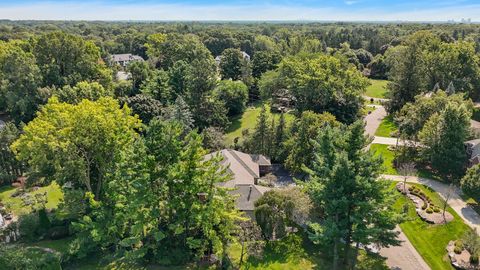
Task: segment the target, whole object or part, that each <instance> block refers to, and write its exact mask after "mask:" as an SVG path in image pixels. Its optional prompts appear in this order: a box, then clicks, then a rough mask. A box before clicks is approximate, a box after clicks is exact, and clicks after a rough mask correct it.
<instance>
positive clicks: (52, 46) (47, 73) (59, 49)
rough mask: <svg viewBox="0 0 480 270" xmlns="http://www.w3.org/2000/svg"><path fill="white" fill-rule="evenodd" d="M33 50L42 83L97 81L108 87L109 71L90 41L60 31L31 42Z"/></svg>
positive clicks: (45, 84)
mask: <svg viewBox="0 0 480 270" xmlns="http://www.w3.org/2000/svg"><path fill="white" fill-rule="evenodd" d="M32 45H33V53H34V55H35V57H36V59H37V64H38V67H39V68H40V71H41V74H42V77H43V86H58V87H62V86H64V85H72V86H73V85H75V84H77V83H78V82H81V81H98V82H99V83H101V84H102V85H103V86H105V87H108V86H109V85H110V81H111V79H112V78H111V76H112V75H111V71H110V70H109V69H107V68H106V65H105V64H104V62H103V61H102V59H101V57H100V50H99V49H98V47H97V46H96V45H95V44H94V43H93V42H92V41H86V40H84V39H83V38H81V37H79V36H75V35H71V34H66V33H64V32H52V33H48V34H44V35H41V36H39V37H38V39H35V40H34V41H33V42H32Z"/></svg>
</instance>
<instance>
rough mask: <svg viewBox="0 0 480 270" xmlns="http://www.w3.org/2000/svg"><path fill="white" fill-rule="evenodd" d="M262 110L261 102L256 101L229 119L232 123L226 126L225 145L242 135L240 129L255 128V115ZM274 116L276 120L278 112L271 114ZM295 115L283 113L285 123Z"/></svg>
mask: <svg viewBox="0 0 480 270" xmlns="http://www.w3.org/2000/svg"><path fill="white" fill-rule="evenodd" d="M261 110H262V104H261V103H256V104H255V105H254V106H251V107H248V108H247V109H246V110H245V112H244V113H243V115H241V116H237V117H235V118H233V119H231V121H232V123H231V124H230V126H229V127H228V128H227V131H226V134H225V143H226V145H227V146H230V145H232V144H233V140H234V139H235V138H236V137H240V138H241V137H242V131H243V130H246V129H250V130H253V129H254V128H255V125H256V123H257V117H258V115H259V114H260V111H261ZM267 111H270V108H269V107H268V106H267ZM273 115H274V116H275V121H278V119H279V117H280V114H278V113H275V114H273ZM294 118H295V116H294V115H293V114H290V113H286V114H285V121H286V122H287V123H290V122H292V121H293V119H294Z"/></svg>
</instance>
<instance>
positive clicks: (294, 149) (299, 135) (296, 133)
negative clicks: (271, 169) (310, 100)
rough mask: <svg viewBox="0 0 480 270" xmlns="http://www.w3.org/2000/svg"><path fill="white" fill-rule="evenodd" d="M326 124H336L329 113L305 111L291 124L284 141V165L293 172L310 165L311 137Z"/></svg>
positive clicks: (311, 157)
mask: <svg viewBox="0 0 480 270" xmlns="http://www.w3.org/2000/svg"><path fill="white" fill-rule="evenodd" d="M327 124H330V125H338V122H337V121H336V120H335V117H334V116H333V115H331V114H329V113H323V114H316V113H314V112H311V111H305V112H303V113H302V115H301V116H300V118H299V119H298V120H297V121H295V122H294V123H293V124H292V127H291V130H290V137H289V138H288V140H287V141H286V142H285V144H284V147H285V150H284V151H285V153H287V154H286V155H287V157H286V160H285V166H286V167H287V168H288V169H289V170H292V171H293V172H302V171H303V167H304V166H311V164H312V161H313V160H314V151H313V150H314V145H313V142H312V138H316V137H317V135H318V132H319V131H320V130H321V129H322V128H323V127H324V126H325V125H327Z"/></svg>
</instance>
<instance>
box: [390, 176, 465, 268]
mask: <svg viewBox="0 0 480 270" xmlns="http://www.w3.org/2000/svg"><path fill="white" fill-rule="evenodd" d="M416 186H418V187H419V188H420V189H421V190H422V191H423V192H424V193H425V194H426V195H427V196H428V197H430V198H431V199H432V202H433V203H434V204H435V205H440V206H441V205H442V202H443V200H442V199H441V198H440V196H439V195H438V194H437V193H436V192H434V191H433V190H432V189H430V188H428V187H426V186H423V185H420V184H416ZM392 188H394V184H392ZM405 203H408V204H409V206H410V208H409V212H408V219H409V220H408V221H406V222H404V223H402V224H400V228H402V231H403V232H404V233H405V235H406V236H407V237H408V239H409V240H410V242H411V243H412V244H413V246H414V247H415V249H416V250H417V251H418V253H419V254H420V255H421V256H422V257H423V259H424V260H425V262H426V263H427V264H428V265H429V266H430V267H431V268H432V269H438V270H443V269H449V270H450V269H453V267H452V266H451V265H450V261H449V259H448V256H447V252H446V250H445V247H446V246H447V244H448V242H449V241H451V240H456V239H459V238H460V237H462V236H463V235H464V234H465V232H467V231H468V230H469V229H470V228H469V227H468V226H467V225H466V224H465V223H463V220H462V219H461V218H460V217H459V216H458V215H457V213H455V211H454V210H453V209H451V208H450V207H448V208H447V211H448V212H450V213H451V214H452V215H453V216H454V220H453V221H452V222H450V223H448V224H445V225H430V224H428V223H426V222H424V221H422V220H421V219H420V218H419V217H418V215H417V214H416V212H415V207H414V205H413V202H412V201H411V200H409V199H407V198H406V197H404V196H399V197H398V199H397V201H396V202H395V205H394V208H395V210H396V211H398V212H401V211H402V208H403V205H404V204H405Z"/></svg>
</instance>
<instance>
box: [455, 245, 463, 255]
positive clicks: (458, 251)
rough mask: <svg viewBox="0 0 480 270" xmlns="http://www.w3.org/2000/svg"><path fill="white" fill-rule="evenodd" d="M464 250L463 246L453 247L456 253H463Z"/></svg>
mask: <svg viewBox="0 0 480 270" xmlns="http://www.w3.org/2000/svg"><path fill="white" fill-rule="evenodd" d="M462 250H463V248H461V247H455V248H454V249H453V252H455V254H460V253H462Z"/></svg>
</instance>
